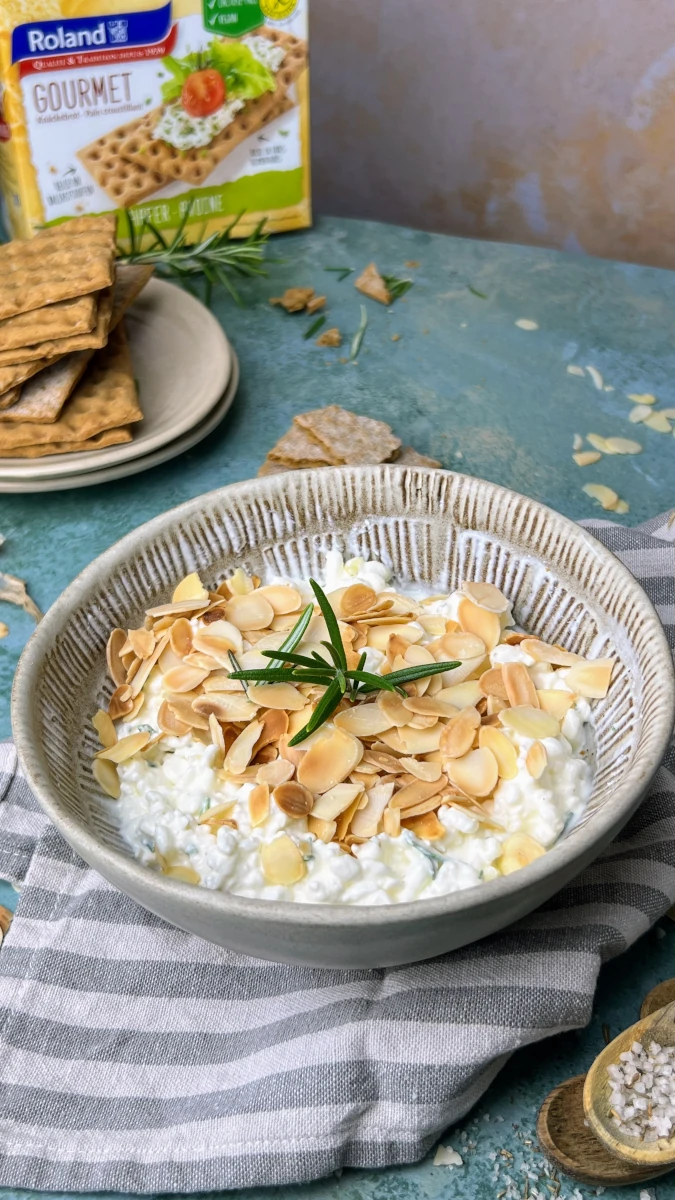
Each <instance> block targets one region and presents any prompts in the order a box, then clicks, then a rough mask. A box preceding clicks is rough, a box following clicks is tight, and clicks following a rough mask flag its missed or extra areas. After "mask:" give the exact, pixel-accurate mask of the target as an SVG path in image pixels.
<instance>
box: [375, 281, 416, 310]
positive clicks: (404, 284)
mask: <svg viewBox="0 0 675 1200" xmlns="http://www.w3.org/2000/svg"><path fill="white" fill-rule="evenodd" d="M382 278H383V280H384V285H385V287H386V289H387V291H388V292H389V293H390V294H391V299H392V303H393V301H394V300H400V298H401V296H405V294H406V292H409V291H410V289H411V287H413V286H414V280H412V279H397V278H396V276H395V275H383V276H382Z"/></svg>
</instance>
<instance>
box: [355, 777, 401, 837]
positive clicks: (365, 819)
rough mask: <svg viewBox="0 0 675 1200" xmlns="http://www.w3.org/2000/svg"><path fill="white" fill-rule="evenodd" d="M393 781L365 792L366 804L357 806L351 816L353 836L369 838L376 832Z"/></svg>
mask: <svg viewBox="0 0 675 1200" xmlns="http://www.w3.org/2000/svg"><path fill="white" fill-rule="evenodd" d="M393 791H394V785H393V783H383V784H379V785H376V786H375V787H372V788H371V789H370V791H369V792H368V794H367V799H366V804H365V806H364V807H363V808H359V809H358V810H357V811H356V812H355V813H354V816H353V817H352V823H351V826H350V831H351V833H353V834H354V836H355V837H362V838H369V837H374V836H375V834H376V833H377V830H378V826H379V824H380V820H381V819H382V814H383V813H384V810H385V808H386V807H387V805H388V803H389V801H390V799H391V796H392V793H393Z"/></svg>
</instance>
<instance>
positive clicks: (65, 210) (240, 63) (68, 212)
mask: <svg viewBox="0 0 675 1200" xmlns="http://www.w3.org/2000/svg"><path fill="white" fill-rule="evenodd" d="M131 2H132V0H120V2H119V3H118V4H116V3H115V0H0V188H1V190H2V195H3V199H4V204H5V209H6V217H7V222H8V225H9V229H10V231H11V233H13V234H14V236H16V237H27V236H30V235H31V234H32V233H34V232H35V230H36V229H37V228H39V227H42V226H44V225H50V224H53V223H55V222H58V221H61V220H63V219H64V218H67V217H74V216H80V215H82V214H84V213H101V212H109V211H111V210H126V211H127V212H128V213H129V215H130V218H131V220H132V221H133V223H134V226H135V227H136V228H139V229H140V227H141V226H142V225H143V223H144V221H150V222H152V224H153V225H154V226H155V228H157V229H159V230H160V231H167V232H168V233H169V234H170V233H171V231H172V230H173V229H176V228H177V227H178V225H179V224H180V222H181V220H182V219H183V218H184V217H185V213H186V210H187V211H188V218H187V231H188V236H189V238H190V240H196V239H197V238H200V237H202V236H204V235H205V234H209V233H213V232H215V231H217V230H219V229H224V228H225V227H226V226H228V225H230V224H231V223H232V219H233V217H236V216H237V214H240V213H241V214H242V216H241V219H240V221H239V222H238V223H237V226H236V231H235V232H236V233H237V234H240V235H242V236H243V235H245V234H248V233H250V232H251V230H252V229H253V228H254V227H255V226H256V225H257V224H258V223H259V221H260V220H261V218H263V217H265V218H266V220H267V225H266V228H267V229H268V230H269V231H271V232H274V231H279V230H286V229H299V228H302V227H304V226H307V225H309V224H310V222H311V202H310V168H309V79H308V46H307V5H308V0H170V2H169V3H168V4H163V5H161V6H160V7H157V5H156V4H154V3H152V0H136V3H135V7H134V10H133V11H128V12H125V11H116V10H117V9H119V8H121V7H122V5H125V6H126V4H130V3H131ZM122 228H123V227H122Z"/></svg>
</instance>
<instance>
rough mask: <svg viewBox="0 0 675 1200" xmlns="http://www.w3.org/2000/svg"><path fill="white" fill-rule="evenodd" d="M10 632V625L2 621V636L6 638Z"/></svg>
mask: <svg viewBox="0 0 675 1200" xmlns="http://www.w3.org/2000/svg"><path fill="white" fill-rule="evenodd" d="M8 633H9V625H5V622H4V621H0V638H6V637H7V634H8Z"/></svg>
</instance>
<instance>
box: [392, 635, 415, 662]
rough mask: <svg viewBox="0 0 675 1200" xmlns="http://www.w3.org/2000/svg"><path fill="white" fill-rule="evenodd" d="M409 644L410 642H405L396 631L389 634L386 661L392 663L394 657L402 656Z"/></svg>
mask: <svg viewBox="0 0 675 1200" xmlns="http://www.w3.org/2000/svg"><path fill="white" fill-rule="evenodd" d="M409 645H410V642H406V640H405V638H402V637H401V636H400V635H399V634H398V633H392V634H390V635H389V641H388V642H387V661H388V662H390V663H392V664H393V662H394V660H395V659H396V658H399V657H400V658H402V657H403V655H404V654H405V652H406V650H407V649H408V646H409Z"/></svg>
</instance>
